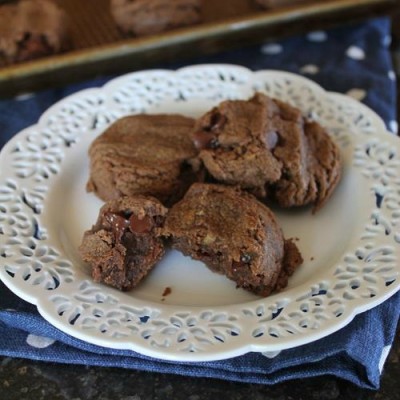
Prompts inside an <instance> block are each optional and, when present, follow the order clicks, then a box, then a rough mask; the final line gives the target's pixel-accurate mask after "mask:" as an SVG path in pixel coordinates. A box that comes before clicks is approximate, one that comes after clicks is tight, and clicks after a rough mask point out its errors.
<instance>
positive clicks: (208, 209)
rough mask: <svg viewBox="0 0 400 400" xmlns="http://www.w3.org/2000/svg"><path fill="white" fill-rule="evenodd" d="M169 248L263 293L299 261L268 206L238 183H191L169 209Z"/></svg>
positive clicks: (163, 231)
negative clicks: (229, 184) (232, 184)
mask: <svg viewBox="0 0 400 400" xmlns="http://www.w3.org/2000/svg"><path fill="white" fill-rule="evenodd" d="M161 235H162V236H164V237H166V238H167V240H169V241H170V243H171V245H172V247H173V248H176V249H178V250H180V251H181V252H182V253H184V254H185V255H187V256H190V257H192V258H193V259H195V260H200V261H202V262H204V263H205V264H206V265H207V266H208V267H209V268H210V269H211V270H212V271H215V272H218V273H221V274H224V275H226V276H227V277H228V278H229V279H231V280H233V281H234V282H236V284H237V286H238V287H241V288H244V289H246V290H249V291H251V292H253V293H255V294H258V295H261V296H267V295H269V294H270V293H271V292H273V291H275V290H278V289H282V288H284V287H285V286H286V285H287V280H288V277H289V276H290V275H291V274H292V273H293V272H294V270H295V269H296V268H297V267H298V266H299V265H300V264H301V263H302V262H303V260H302V257H301V254H300V252H299V250H298V249H297V247H296V245H295V244H294V243H293V242H292V241H291V240H285V239H284V237H283V233H282V231H281V228H280V227H279V226H278V223H277V221H276V219H275V217H274V215H273V213H272V212H271V210H270V209H269V208H267V207H266V206H265V205H264V204H262V203H260V202H259V201H257V199H256V198H255V197H254V196H252V195H251V194H249V193H246V192H244V191H241V190H239V189H238V188H234V187H229V186H223V185H215V184H204V183H194V184H193V185H192V186H191V188H190V189H189V190H188V192H187V193H186V195H185V197H184V198H183V199H182V200H181V201H179V202H178V203H176V204H175V205H174V206H173V207H172V208H171V209H170V210H169V212H168V215H167V217H166V220H165V224H164V227H163V228H161Z"/></svg>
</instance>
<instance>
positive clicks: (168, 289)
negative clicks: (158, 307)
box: [162, 286, 172, 300]
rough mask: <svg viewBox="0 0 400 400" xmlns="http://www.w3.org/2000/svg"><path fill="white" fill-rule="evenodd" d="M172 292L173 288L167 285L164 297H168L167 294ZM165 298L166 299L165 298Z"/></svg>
mask: <svg viewBox="0 0 400 400" xmlns="http://www.w3.org/2000/svg"><path fill="white" fill-rule="evenodd" d="M171 293H172V289H171V288H170V287H169V286H167V287H166V288H165V289H164V291H163V294H162V296H163V297H166V296H168V295H170V294H171ZM163 300H164V299H163Z"/></svg>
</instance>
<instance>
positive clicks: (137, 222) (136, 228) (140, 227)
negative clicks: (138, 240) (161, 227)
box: [129, 215, 154, 233]
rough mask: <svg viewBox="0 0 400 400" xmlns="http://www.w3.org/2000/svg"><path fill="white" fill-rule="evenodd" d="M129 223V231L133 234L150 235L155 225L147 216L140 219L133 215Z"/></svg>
mask: <svg viewBox="0 0 400 400" xmlns="http://www.w3.org/2000/svg"><path fill="white" fill-rule="evenodd" d="M129 222H130V224H129V229H130V230H131V232H132V233H148V232H150V231H151V229H152V228H153V225H154V224H153V221H152V219H151V218H150V217H149V216H147V215H145V216H144V217H143V219H139V218H138V217H137V216H136V215H132V216H131V217H130V219H129Z"/></svg>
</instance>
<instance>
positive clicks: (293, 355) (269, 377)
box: [0, 18, 400, 389]
mask: <svg viewBox="0 0 400 400" xmlns="http://www.w3.org/2000/svg"><path fill="white" fill-rule="evenodd" d="M389 45H390V22H389V20H388V19H386V18H379V19H373V20H370V21H366V22H364V23H362V24H358V25H353V26H348V27H343V28H337V29H332V30H328V31H317V32H310V33H309V34H307V35H302V36H297V37H292V38H288V39H285V40H281V41H279V42H271V41H266V42H265V43H264V44H262V45H259V46H254V47H250V48H246V49H242V50H237V51H234V52H229V53H224V54H219V55H216V56H212V57H207V58H199V59H197V60H193V61H192V62H191V64H197V63H205V62H206V63H210V62H217V63H232V64H240V65H244V66H246V67H249V68H251V69H254V70H257V69H281V70H287V71H291V72H294V73H298V74H303V75H305V76H307V77H308V78H310V79H313V80H315V81H316V82H318V83H319V84H321V85H322V86H323V87H324V88H325V89H327V90H332V91H338V92H342V93H347V94H349V95H350V96H353V97H355V98H357V99H358V100H360V101H362V102H364V103H365V104H367V105H368V106H369V107H371V108H372V109H374V110H375V111H376V112H377V113H378V114H379V115H380V116H381V117H382V118H383V120H384V121H385V122H386V124H387V127H388V130H389V131H391V132H393V133H397V122H396V88H395V87H396V85H395V79H396V78H395V74H394V71H393V69H392V64H391V58H390V53H389ZM179 66H180V65H168V66H165V65H164V66H163V67H171V68H175V67H179ZM108 79H110V77H108V78H102V79H97V80H93V81H88V82H85V83H83V84H79V85H71V86H69V87H66V88H64V89H58V90H50V91H45V92H41V93H36V94H24V95H20V96H18V97H16V98H15V99H10V100H3V101H0V146H3V145H4V143H5V142H6V141H7V140H9V139H10V138H11V137H12V135H14V134H15V133H17V132H18V131H19V130H21V129H22V128H24V127H26V126H29V125H31V124H32V123H35V122H36V121H37V119H38V118H39V116H40V115H41V114H42V112H43V111H44V110H46V109H47V108H48V107H49V106H50V105H52V104H53V103H54V102H56V101H57V100H59V99H61V98H62V97H64V96H66V95H68V94H71V93H73V92H76V91H78V90H81V89H83V88H87V87H93V86H99V85H102V84H103V83H104V82H106V81H107V80H108ZM399 313H400V293H397V294H396V295H394V296H393V297H392V298H391V299H389V300H388V301H386V302H384V303H383V304H381V305H380V306H378V307H376V308H374V309H372V310H370V311H368V312H365V313H362V314H360V315H358V316H357V317H356V318H355V319H354V320H353V321H352V322H351V323H350V324H349V325H347V326H346V327H345V328H343V329H341V330H340V331H338V332H336V333H334V334H332V335H330V336H328V337H326V338H324V339H321V340H318V341H316V342H314V343H312V344H310V345H304V346H300V347H297V348H294V349H290V350H285V351H282V352H281V353H279V354H278V355H276V356H275V357H274V358H268V357H266V356H264V355H262V354H256V353H249V354H246V355H244V356H240V357H236V358H233V359H229V360H223V361H215V362H197V363H174V362H170V361H163V360H158V359H154V358H150V357H146V356H142V355H140V354H137V353H134V352H132V351H125V350H114V349H107V348H103V347H99V346H95V345H91V344H88V343H85V342H83V341H81V340H78V339H75V338H72V337H71V336H68V335H66V334H64V333H62V332H60V331H59V330H58V329H56V328H54V327H53V326H51V325H50V324H49V323H47V322H46V321H45V320H44V319H43V318H42V317H41V316H40V315H39V314H38V312H37V310H36V308H35V307H34V306H32V305H30V304H28V303H26V302H24V301H22V300H20V299H19V298H18V297H16V296H15V295H14V294H12V293H11V292H10V291H9V290H8V289H7V288H6V287H5V286H4V285H3V284H2V283H0V355H4V356H11V357H24V358H30V359H36V360H44V361H54V362H61V363H72V364H74V363H76V364H86V365H100V366H115V367H124V368H136V369H140V370H146V371H153V372H164V373H175V374H182V375H188V376H199V377H200V376H202V377H212V378H219V379H228V380H235V381H240V382H254V383H263V384H271V383H277V382H281V381H284V380H288V379H294V378H306V377H313V376H318V375H335V376H337V377H340V378H343V379H346V380H348V381H351V382H353V383H354V384H356V385H358V386H360V387H364V388H370V389H377V388H378V387H379V380H380V374H381V372H382V367H383V364H384V361H385V359H386V356H387V354H388V353H389V350H390V347H391V344H392V342H393V338H394V335H395V332H396V326H397V323H398V320H399ZM366 349H368V351H366Z"/></svg>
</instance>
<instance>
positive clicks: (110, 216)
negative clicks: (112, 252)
mask: <svg viewBox="0 0 400 400" xmlns="http://www.w3.org/2000/svg"><path fill="white" fill-rule="evenodd" d="M104 218H105V220H106V221H107V223H108V224H109V225H110V226H111V230H112V232H113V235H114V239H115V241H116V242H119V241H121V239H122V236H123V235H124V234H125V232H126V230H127V229H129V230H130V231H131V232H132V233H136V234H138V233H139V234H140V233H149V232H150V231H151V229H152V228H153V226H154V223H153V220H152V219H151V218H150V217H149V216H147V215H146V216H144V218H143V219H139V218H138V217H137V216H136V215H134V214H132V213H125V212H118V213H114V212H111V211H109V212H107V213H106V214H105V215H104Z"/></svg>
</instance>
